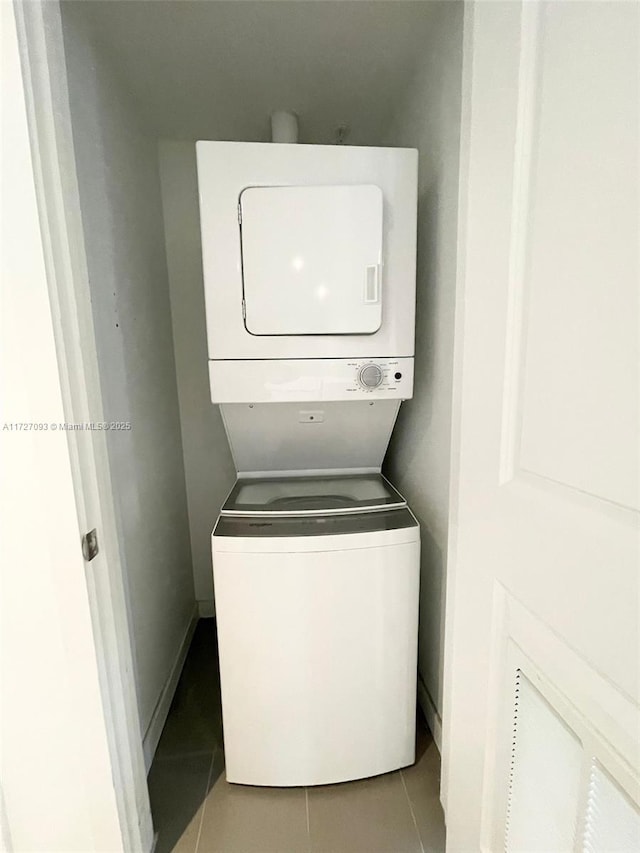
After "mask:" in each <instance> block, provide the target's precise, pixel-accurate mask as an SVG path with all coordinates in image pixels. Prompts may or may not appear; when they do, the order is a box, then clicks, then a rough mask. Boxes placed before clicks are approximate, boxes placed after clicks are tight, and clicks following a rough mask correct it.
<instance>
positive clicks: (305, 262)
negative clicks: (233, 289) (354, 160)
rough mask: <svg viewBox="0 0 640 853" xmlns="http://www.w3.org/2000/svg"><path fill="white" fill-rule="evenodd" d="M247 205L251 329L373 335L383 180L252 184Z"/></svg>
mask: <svg viewBox="0 0 640 853" xmlns="http://www.w3.org/2000/svg"><path fill="white" fill-rule="evenodd" d="M240 206H241V231H242V270H243V286H244V300H245V305H244V309H245V325H246V328H247V331H248V332H250V333H251V334H253V335H336V334H338V335H340V334H343V335H344V334H363V335H366V334H372V333H373V332H376V331H377V330H378V329H379V328H380V325H381V323H382V295H381V284H382V282H381V269H382V266H381V265H382V191H381V190H380V188H379V187H377V186H373V185H360V186H306V187H248V188H247V189H245V190H243V191H242V193H241V195H240Z"/></svg>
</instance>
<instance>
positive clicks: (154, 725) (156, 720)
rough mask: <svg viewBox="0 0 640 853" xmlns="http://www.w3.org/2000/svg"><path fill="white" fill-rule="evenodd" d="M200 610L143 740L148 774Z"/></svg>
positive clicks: (193, 619) (189, 628) (193, 620)
mask: <svg viewBox="0 0 640 853" xmlns="http://www.w3.org/2000/svg"><path fill="white" fill-rule="evenodd" d="M198 610H199V608H198V607H197V606H196V607H194V610H193V614H192V616H191V619H190V621H189V624H188V626H187V630H186V631H185V633H184V636H183V638H182V642H181V643H180V647H179V649H178V654H177V655H176V659H175V661H174V662H173V666H172V667H171V671H170V672H169V676H168V678H167V680H166V681H165V684H164V687H163V688H162V692H161V693H160V698H159V699H158V701H157V703H156V707H155V708H154V710H153V714H152V715H151V721H150V722H149V725H148V726H147V731H146V732H145V735H144V738H143V739H142V752H143V754H144V765H145V768H146V771H147V773H148V772H149V770H150V768H151V762H152V761H153V756H154V755H155V754H156V749H157V748H158V741H159V740H160V735H161V734H162V729H163V728H164V724H165V723H166V721H167V715H168V714H169V708H170V707H171V702H172V701H173V696H174V694H175V692H176V687H177V686H178V679H179V678H180V673H181V672H182V667H183V666H184V662H185V658H186V657H187V652H188V651H189V646H190V645H191V638H192V637H193V632H194V631H195V630H196V625H197V623H198Z"/></svg>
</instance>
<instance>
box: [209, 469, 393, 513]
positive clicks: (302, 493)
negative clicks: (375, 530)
mask: <svg viewBox="0 0 640 853" xmlns="http://www.w3.org/2000/svg"><path fill="white" fill-rule="evenodd" d="M406 505H407V502H406V501H405V499H404V498H403V497H402V495H400V494H399V493H398V492H397V491H396V490H395V489H394V488H393V486H392V485H391V484H390V483H389V481H388V480H386V479H385V478H384V477H383V476H382V475H381V474H358V475H348V476H344V477H278V478H269V479H255V480H254V479H240V480H238V481H237V483H236V484H235V486H234V487H233V489H232V491H231V494H230V495H229V497H228V498H227V500H226V501H225V504H224V506H223V507H222V511H221V514H222V515H226V516H253V515H269V516H289V517H295V516H305V515H343V514H344V513H362V512H376V511H380V510H387V509H395V508H401V507H405V506H406Z"/></svg>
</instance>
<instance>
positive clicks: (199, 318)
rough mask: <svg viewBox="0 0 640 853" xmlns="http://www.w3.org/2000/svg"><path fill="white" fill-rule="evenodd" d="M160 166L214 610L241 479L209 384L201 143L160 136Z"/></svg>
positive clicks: (205, 592) (197, 536) (206, 595)
mask: <svg viewBox="0 0 640 853" xmlns="http://www.w3.org/2000/svg"><path fill="white" fill-rule="evenodd" d="M160 174H161V178H162V200H163V205H164V223H165V232H166V246H167V264H168V268H169V282H170V288H171V314H172V321H173V341H174V346H175V358H176V372H177V375H178V395H179V398H180V421H181V423H182V436H183V444H184V466H185V473H186V482H187V498H188V501H189V526H190V532H191V552H192V554H193V576H194V583H195V590H196V598H197V599H198V606H199V609H200V613H201V615H209V614H212V613H213V574H212V568H211V531H212V529H213V525H214V523H215V521H216V518H217V515H218V513H219V511H220V507H221V506H222V503H223V501H224V499H225V497H226V495H227V493H228V491H229V490H230V488H231V486H232V485H233V483H234V481H235V468H234V467H233V460H232V458H231V453H230V451H229V445H228V443H227V437H226V435H225V432H224V427H223V425H222V418H221V417H220V410H219V409H218V406H214V405H213V403H212V402H211V396H210V391H209V374H208V368H207V365H208V355H207V331H206V324H205V315H204V284H203V280H202V249H201V243H200V214H199V210H198V183H197V175H196V150H195V144H194V143H193V142H171V141H161V142H160Z"/></svg>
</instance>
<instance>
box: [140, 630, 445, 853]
mask: <svg viewBox="0 0 640 853" xmlns="http://www.w3.org/2000/svg"><path fill="white" fill-rule="evenodd" d="M212 649H215V622H214V620H212V619H203V620H200V622H199V624H198V628H197V630H196V633H195V636H194V638H193V642H192V644H191V649H190V651H189V655H188V657H187V662H186V664H185V668H184V671H183V673H182V677H181V679H180V684H179V686H178V690H177V692H176V697H175V700H174V703H173V706H172V708H171V712H170V714H169V717H168V719H167V724H166V726H165V729H164V732H163V733H162V738H161V740H160V744H159V746H158V751H157V753H156V757H155V759H154V762H153V765H152V767H151V772H150V774H149V791H150V795H151V808H152V812H153V820H154V824H155V828H156V831H157V832H158V844H157V847H156V853H169V851H176V853H442V851H444V820H443V814H442V808H441V806H440V801H439V797H438V786H439V777H440V757H439V755H438V751H437V749H436V747H435V744H434V743H433V741H432V739H431V735H430V734H429V731H428V730H427V728H426V727H425V726H424V723H423V722H422V720H421V718H420V717H419V719H418V742H417V761H416V763H415V764H414V765H413V767H409V768H406V769H404V770H400V771H397V772H395V773H387V774H386V775H384V776H377V777H375V778H373V779H364V780H362V781H359V782H346V783H344V784H342V785H327V786H323V787H318V788H251V787H246V786H242V785H229V784H228V783H227V782H226V780H225V775H224V755H223V751H222V715H221V709H220V686H219V685H220V681H219V675H218V668H217V663H216V660H215V657H214V656H213V655H212V653H211V650H212Z"/></svg>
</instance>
